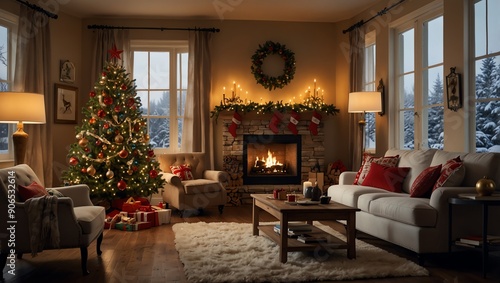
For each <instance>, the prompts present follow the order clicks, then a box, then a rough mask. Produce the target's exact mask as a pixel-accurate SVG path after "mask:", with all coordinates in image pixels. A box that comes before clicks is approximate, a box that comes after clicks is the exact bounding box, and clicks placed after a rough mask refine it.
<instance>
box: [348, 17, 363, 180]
mask: <svg viewBox="0 0 500 283" xmlns="http://www.w3.org/2000/svg"><path fill="white" fill-rule="evenodd" d="M349 44H350V50H349V58H350V66H349V77H350V84H349V91H350V92H354V91H361V90H362V89H363V67H364V54H365V35H364V28H363V26H361V27H358V28H355V29H353V30H352V31H350V32H349ZM361 115H363V114H357V113H353V114H349V152H351V153H352V155H351V160H350V162H351V168H352V170H353V171H358V169H359V166H360V165H361V161H362V158H363V153H362V152H361V149H362V148H363V134H364V133H363V132H362V131H361V129H360V127H359V124H358V121H359V120H360V119H361V118H362V117H361Z"/></svg>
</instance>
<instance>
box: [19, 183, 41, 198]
mask: <svg viewBox="0 0 500 283" xmlns="http://www.w3.org/2000/svg"><path fill="white" fill-rule="evenodd" d="M17 189H18V190H19V197H20V198H21V200H22V201H27V200H28V199H30V198H36V197H43V196H47V195H48V194H49V193H48V192H47V190H46V189H45V188H44V187H43V186H42V185H40V184H38V183H37V182H35V181H33V182H32V183H31V184H29V185H28V186H23V185H19V186H17Z"/></svg>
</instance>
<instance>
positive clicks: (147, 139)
mask: <svg viewBox="0 0 500 283" xmlns="http://www.w3.org/2000/svg"><path fill="white" fill-rule="evenodd" d="M144 141H146V142H148V141H149V135H148V134H145V135H144Z"/></svg>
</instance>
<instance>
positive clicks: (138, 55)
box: [133, 51, 149, 103]
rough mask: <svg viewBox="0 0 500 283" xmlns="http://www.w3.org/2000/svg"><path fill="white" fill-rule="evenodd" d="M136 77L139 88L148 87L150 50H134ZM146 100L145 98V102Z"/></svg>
mask: <svg viewBox="0 0 500 283" xmlns="http://www.w3.org/2000/svg"><path fill="white" fill-rule="evenodd" d="M133 74H134V79H135V84H136V86H137V88H138V89H147V88H148V86H149V80H148V52H140V51H136V52H134V72H133ZM144 101H146V100H143V103H144Z"/></svg>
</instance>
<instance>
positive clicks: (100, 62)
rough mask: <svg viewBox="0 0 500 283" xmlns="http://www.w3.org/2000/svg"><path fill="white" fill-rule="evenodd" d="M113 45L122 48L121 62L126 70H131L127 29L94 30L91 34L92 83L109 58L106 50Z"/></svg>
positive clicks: (97, 77)
mask: <svg viewBox="0 0 500 283" xmlns="http://www.w3.org/2000/svg"><path fill="white" fill-rule="evenodd" d="M113 45H115V46H116V48H117V49H118V50H123V52H122V53H121V59H122V62H121V64H122V66H123V67H124V68H125V69H126V70H131V67H132V65H131V63H130V58H131V56H130V40H129V36H128V30H116V29H102V30H101V29H100V30H95V31H94V36H93V48H94V51H93V60H92V70H91V76H92V77H91V78H92V82H93V83H94V82H96V81H97V80H98V79H99V77H100V74H101V72H102V69H103V68H104V64H105V63H106V62H108V60H109V58H110V56H109V55H110V54H109V52H108V50H110V49H111V48H113Z"/></svg>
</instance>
